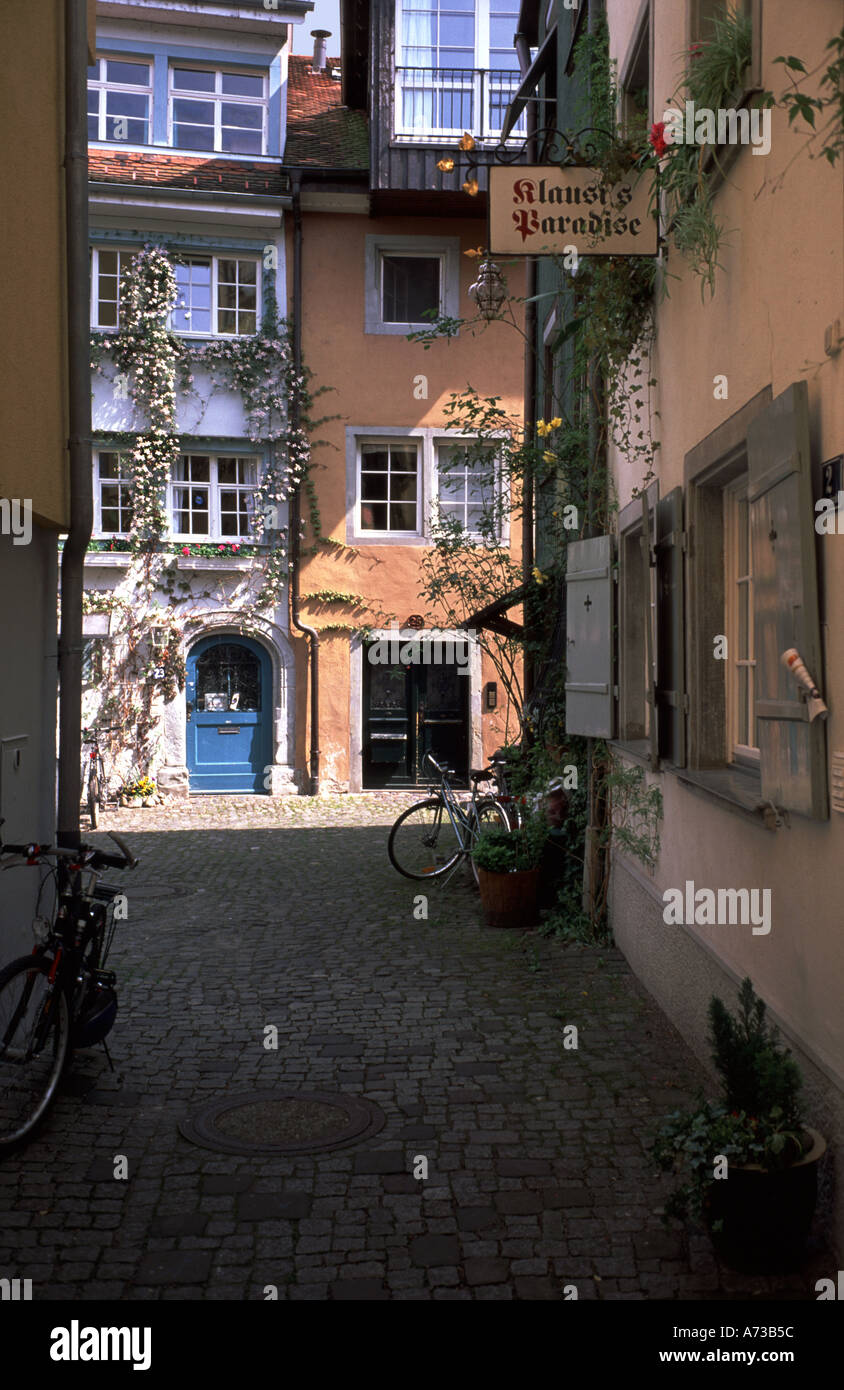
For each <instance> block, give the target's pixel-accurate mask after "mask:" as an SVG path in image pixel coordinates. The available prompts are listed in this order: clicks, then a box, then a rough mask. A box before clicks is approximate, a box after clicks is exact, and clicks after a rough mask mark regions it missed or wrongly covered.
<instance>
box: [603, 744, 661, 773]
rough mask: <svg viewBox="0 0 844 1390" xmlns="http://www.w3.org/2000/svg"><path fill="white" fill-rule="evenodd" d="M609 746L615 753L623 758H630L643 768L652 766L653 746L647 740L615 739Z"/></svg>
mask: <svg viewBox="0 0 844 1390" xmlns="http://www.w3.org/2000/svg"><path fill="white" fill-rule="evenodd" d="M609 746H610V748H611V749H612V750H613V752H614V753H620V754H621V756H622V757H623V758H629V759H630V761H631V762H634V763H639V764H640V765H641V766H642V767H647V768H650V766H651V744H650V739H647V738H631V739H622V738H613V739H610V740H609Z"/></svg>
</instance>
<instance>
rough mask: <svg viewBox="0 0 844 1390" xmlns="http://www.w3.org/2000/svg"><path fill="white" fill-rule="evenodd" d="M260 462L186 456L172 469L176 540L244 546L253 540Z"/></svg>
mask: <svg viewBox="0 0 844 1390" xmlns="http://www.w3.org/2000/svg"><path fill="white" fill-rule="evenodd" d="M257 486H258V460H257V459H256V458H246V457H238V456H236V455H229V454H225V455H224V454H182V455H181V457H180V458H179V460H178V462H177V463H176V464H175V465H174V468H173V479H172V482H171V486H170V506H171V517H172V527H173V535H174V536H177V537H179V538H180V539H181V538H190V539H193V540H197V539H200V540H206V539H210V540H216V539H225V540H240V539H243V538H246V539H248V538H249V537H251V536H252V535H253V524H254V516H255V492H256V489H257Z"/></svg>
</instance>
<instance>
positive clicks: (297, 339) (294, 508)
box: [290, 173, 319, 796]
mask: <svg viewBox="0 0 844 1390" xmlns="http://www.w3.org/2000/svg"><path fill="white" fill-rule="evenodd" d="M292 183H293V365H294V368H295V370H296V372H297V373H298V374H301V371H302V199H301V192H302V177H301V174H299V173H294V174H293V175H292ZM290 419H291V423H292V424H293V425H294V426H296V425H298V423H299V401H298V399H297V400H294V401H292V402H291V408H290ZM301 520H302V499H301V487H297V488H296V491H295V492H294V494H293V496H292V497H291V499H290V617H291V621H292V623H293V626H294V627H295V628H296V630H297V631H298V632H303V633H304V634H305V636H306V637H307V638H308V640H309V642H310V658H311V659H310V677H311V680H310V685H311V750H310V768H311V777H310V795H311V796H319V635H318V633H317V630H316V628H314V627H309V626H308V624H307V623H303V622H302V619H301V618H300V616H299V567H300V564H301V539H300V535H299V532H300V529H301Z"/></svg>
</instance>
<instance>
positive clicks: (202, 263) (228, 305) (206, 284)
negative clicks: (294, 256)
mask: <svg viewBox="0 0 844 1390" xmlns="http://www.w3.org/2000/svg"><path fill="white" fill-rule="evenodd" d="M173 269H174V272H175V275H176V285H177V291H178V293H177V298H176V304H175V306H174V309H173V313H172V317H171V326H172V328H173V330H174V332H176V333H210V334H219V335H221V336H226V337H243V336H246V335H249V334H252V333H257V331H258V314H259V305H258V293H259V276H258V262H257V260H254V259H252V258H249V259H244V258H239V257H238V258H234V257H230V256H188V255H180V256H179V258H178V260H177V261H176V262H175V264H174V266H173Z"/></svg>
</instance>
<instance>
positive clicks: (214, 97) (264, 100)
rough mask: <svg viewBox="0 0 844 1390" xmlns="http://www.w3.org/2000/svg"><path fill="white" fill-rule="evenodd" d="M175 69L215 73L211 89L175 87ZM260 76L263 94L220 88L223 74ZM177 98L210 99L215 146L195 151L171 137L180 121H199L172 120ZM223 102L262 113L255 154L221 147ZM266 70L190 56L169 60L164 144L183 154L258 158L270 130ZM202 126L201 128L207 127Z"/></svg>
mask: <svg viewBox="0 0 844 1390" xmlns="http://www.w3.org/2000/svg"><path fill="white" fill-rule="evenodd" d="M177 68H186V69H187V70H188V71H191V72H210V73H213V74H214V91H213V92H194V91H191V90H190V89H188V88H183V87H174V86H173V74H174V72H175V70H176V69H177ZM224 76H225V77H260V78H261V79H262V83H263V95H262V96H260V97H246V96H232V95H230V94H229V93H228V92H224V91H223V90H222V87H223V77H224ZM180 97H185V98H186V99H187V100H188V101H210V102H211V103H212V104H213V106H214V145H213V149H212V150H207V149H203V150H198V149H193V147H191V146H188V145H176V144H174V140H173V131H174V127H175V126H176V125H180V124H188V125H190V124H197V125H198V124H199V123H198V122H196V123H193V122H179V121H176V120H175V119H174V115H173V103H174V101H176V100H178V99H179V98H180ZM223 102H230V103H233V104H237V105H241V106H254V107H260V108H261V110H262V112H263V118H262V122H261V148H260V150H259V151H258V153H257V154H253V153H249V154H242V153H239V152H238V151H236V150H226V149H224V148H223V143H222V134H223V125H222V109H223ZM269 111H270V98H269V72H266V71H261V72H256V71H255V69H254V68H239V67H229V66H228V65H226V66H225V67H221V68H218V67H215V66H213V65H209V64H206V63H195V62H193V61H192V60H191V59H189V58H185V59H180V60H179V61H178V62H171V63H170V64H169V65H168V69H167V144H168V145H169V146H170V148H171V149H178V150H181V151H183V152H185V153H188V152H191V151H192V152H193V153H198V154H211V153H213V154H224V155H226V156H228V157H230V158H232V159H259V158H261V157H263V156H264V155H266V153H267V149H268V133H269ZM207 128H208V127H207V126H205V127H203V129H207Z"/></svg>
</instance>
